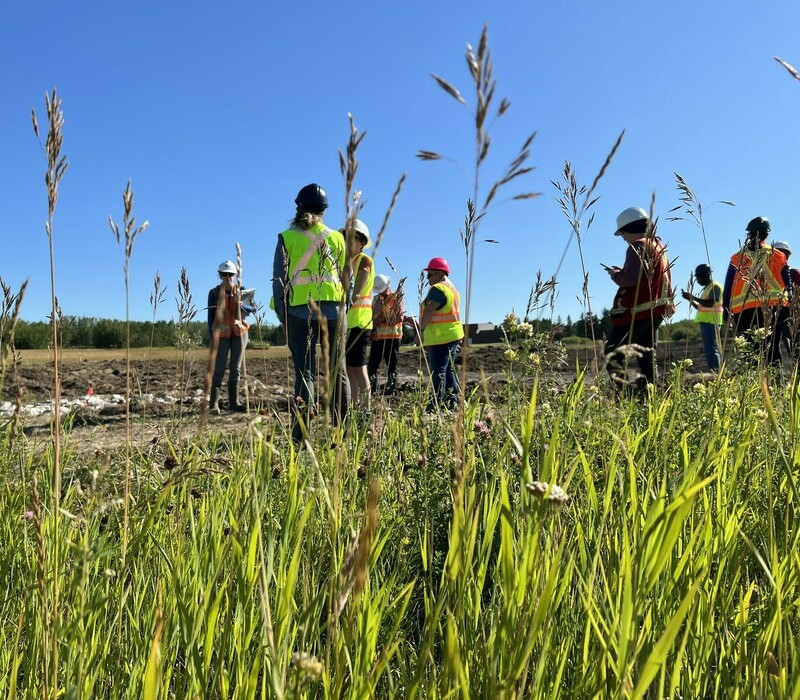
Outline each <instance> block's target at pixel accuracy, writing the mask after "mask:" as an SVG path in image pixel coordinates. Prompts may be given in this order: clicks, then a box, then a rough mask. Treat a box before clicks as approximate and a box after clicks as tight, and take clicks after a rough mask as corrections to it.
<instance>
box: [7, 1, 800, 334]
mask: <svg viewBox="0 0 800 700" xmlns="http://www.w3.org/2000/svg"><path fill="white" fill-rule="evenodd" d="M485 22H486V23H488V25H489V39H490V48H491V50H492V52H493V57H494V66H495V77H496V78H497V83H498V88H497V90H498V92H497V94H498V97H502V96H505V97H507V98H508V99H509V100H510V101H511V109H510V110H509V111H508V112H507V113H506V114H505V115H504V116H503V117H502V118H501V119H499V120H498V121H497V122H495V124H494V126H493V128H492V134H493V150H492V152H491V154H490V156H489V159H488V161H487V166H486V169H485V172H484V175H483V183H484V186H485V184H486V183H490V182H491V181H492V180H493V179H495V178H496V177H498V176H499V175H500V173H501V172H502V171H503V169H504V168H505V166H506V164H507V162H508V161H509V160H510V159H512V158H513V157H514V156H515V155H516V153H517V150H518V148H519V145H520V144H521V143H522V141H523V140H524V139H525V137H526V136H527V135H528V133H529V132H531V131H532V130H537V131H538V136H537V138H536V140H535V142H534V145H533V153H532V157H531V163H532V164H533V165H535V166H536V168H537V169H536V170H535V171H534V172H533V173H532V174H530V175H529V176H527V177H526V178H522V179H521V180H520V182H519V183H518V187H517V188H515V189H513V190H509V191H508V194H509V195H510V194H514V193H517V192H520V191H539V192H541V193H542V196H541V197H540V198H538V199H534V200H531V201H525V202H507V203H504V204H501V205H500V206H497V207H495V208H494V209H492V211H491V212H490V213H489V215H488V216H487V218H486V219H485V220H484V221H483V223H482V228H481V230H480V233H479V237H480V238H481V239H486V238H489V239H496V240H498V241H499V242H500V243H499V244H497V245H492V244H488V243H484V244H481V245H479V246H478V255H477V257H476V266H475V287H474V302H473V307H472V313H471V320H472V321H476V322H485V321H494V322H499V321H500V320H502V318H503V316H504V314H505V313H506V312H508V311H510V310H511V309H512V308H514V309H516V310H517V312H522V311H524V308H525V305H526V301H527V299H528V293H529V290H530V287H531V285H532V284H533V283H534V281H535V277H536V273H537V271H538V270H541V271H542V274H543V275H544V276H549V275H551V274H552V273H553V272H554V271H555V269H556V266H557V265H558V261H559V259H560V257H561V254H562V252H563V249H564V246H565V244H566V242H567V239H568V236H569V231H570V229H569V227H568V225H567V222H566V220H565V219H564V217H563V215H562V213H561V212H560V210H559V208H558V206H557V204H556V203H555V201H554V195H555V194H556V192H555V190H554V188H553V186H552V185H551V183H550V181H551V180H553V179H559V178H560V175H561V171H562V168H563V163H564V161H565V160H569V161H571V162H572V164H573V166H574V167H575V169H576V171H577V173H578V177H579V180H580V181H581V182H591V180H592V179H593V178H594V176H595V174H596V173H597V171H598V169H599V167H600V165H601V164H602V163H603V161H604V159H605V157H606V155H607V153H608V152H609V150H610V148H611V146H612V144H613V143H614V141H615V139H616V138H617V136H618V134H619V133H620V132H621V131H622V130H623V129H625V130H626V136H625V140H624V142H623V144H622V146H621V148H620V150H619V152H618V154H617V156H616V158H615V159H614V161H613V163H612V165H611V167H610V169H609V171H608V173H607V174H606V176H605V178H604V179H603V180H602V181H601V183H600V185H599V188H598V191H597V193H598V194H599V195H600V196H601V199H600V200H599V202H598V203H597V204H596V206H595V219H594V223H593V225H592V227H591V229H589V231H588V233H587V235H586V240H585V256H586V260H587V267H588V271H589V290H590V294H591V296H592V304H593V308H594V309H595V310H598V311H599V310H600V309H602V308H603V307H607V306H609V305H610V303H611V299H612V297H613V291H614V290H613V287H612V284H611V283H610V282H609V281H608V279H607V276H606V275H605V273H604V272H603V271H602V268H601V267H600V263H601V262H604V263H607V264H609V265H611V264H621V263H622V260H623V258H624V255H625V249H624V244H623V243H622V241H621V240H620V239H618V238H614V237H613V236H612V235H611V234H612V232H613V230H614V228H615V225H614V221H615V218H616V215H617V214H618V213H619V212H620V211H621V210H622V209H624V208H626V207H629V206H635V205H638V206H642V207H644V208H648V206H649V201H650V197H651V195H652V194H653V193H654V192H655V197H656V205H655V208H656V213H657V214H658V215H659V216H660V217H661V221H660V225H659V231H660V234H661V236H662V238H663V239H664V240H665V241H666V242H668V243H669V248H670V252H671V255H672V256H673V257H675V256H677V257H678V260H677V262H676V264H675V270H674V277H675V282H676V286H677V287H679V288H680V287H681V286H683V285H685V283H686V281H687V280H688V276H689V272H690V270H692V269H693V268H694V266H695V265H696V264H698V263H700V262H703V261H704V260H705V252H704V247H703V243H702V239H701V236H700V234H699V232H698V231H697V229H696V228H695V227H694V226H693V225H691V224H689V223H683V222H677V223H669V222H667V221H666V217H667V216H668V214H667V212H668V210H669V209H671V208H672V207H673V206H675V205H676V204H678V193H677V191H676V188H675V181H674V177H673V172H674V171H678V172H679V173H681V174H682V175H683V176H684V177H685V178H686V180H687V181H688V183H689V184H690V185H691V186H692V187H693V188H694V190H695V192H696V193H697V195H698V197H699V199H700V200H701V201H702V202H703V203H704V205H705V210H706V211H705V216H706V225H707V229H708V234H709V245H710V248H711V264H712V267H714V269H715V273H716V276H717V277H719V278H724V275H725V270H726V267H727V261H728V259H729V256H730V254H731V253H732V252H733V251H734V249H735V248H736V247H737V244H738V240H739V239H740V237H741V235H742V233H743V231H744V227H745V225H746V223H747V221H748V220H749V219H751V218H752V217H754V216H757V215H763V216H767V217H768V218H769V219H770V220H771V221H772V224H773V232H774V234H775V237H776V238H779V239H787V240H789V241H790V242H791V243H793V244H794V245H795V246H796V248H797V249H798V253H797V255H796V257H798V258H800V227H799V226H798V221H800V217H798V213H800V212H799V211H798V210H799V209H800V197H798V196H797V191H798V182H797V170H798V163H799V162H800V148H798V146H799V145H800V133H798V130H797V115H798V113H800V82H798V81H796V80H794V79H793V78H792V77H791V76H790V75H789V74H788V73H787V72H786V71H785V70H784V69H783V68H782V67H781V66H779V65H778V64H777V63H775V61H773V59H772V57H773V56H775V55H778V56H780V57H782V58H783V59H785V60H787V61H789V62H790V63H794V64H800V34H798V31H797V28H798V26H800V4H798V3H789V2H782V3H756V2H752V1H750V0H747V1H745V0H724V1H722V0H712V1H709V2H697V1H696V0H692V1H687V0H673V2H669V3H667V2H641V1H637V2H634V1H632V0H630V1H629V0H625V1H623V2H613V3H611V2H585V1H578V0H563V1H562V2H558V3H556V2H547V3H544V2H532V1H527V2H522V1H514V2H495V3H489V2H474V1H472V0H459V1H458V2H455V1H450V0H448V1H445V2H425V3H422V2H417V1H416V0H410V1H409V2H404V3H384V2H372V3H367V2H361V3H359V2H351V1H349V0H344V1H340V2H337V3H331V2H306V3H273V2H252V1H249V0H248V1H245V2H236V3H220V2H207V1H206V0H198V1H195V2H175V1H174V0H164V1H159V2H155V1H154V0H143V1H142V2H137V3H127V4H122V5H121V4H119V3H109V2H96V1H94V0H92V1H87V2H80V3H71V2H63V1H61V2H40V1H37V0H30V1H29V2H8V3H3V4H2V7H1V8H0V57H1V58H2V60H1V61H0V62H1V63H2V65H3V71H2V77H0V87H1V88H2V89H1V90H0V94H2V100H0V139H1V141H0V210H1V211H2V215H1V216H0V240H1V241H2V242H3V249H4V251H5V252H4V254H3V256H2V258H0V277H2V278H3V280H4V281H6V282H7V283H10V284H11V285H13V286H14V287H15V288H16V287H18V286H19V284H20V283H21V282H22V281H23V280H24V279H25V278H26V277H27V278H30V286H29V291H28V294H27V297H26V299H25V303H24V307H23V317H24V318H25V319H28V320H40V319H44V318H46V316H47V315H48V313H49V309H50V302H49V272H48V269H49V268H48V253H47V239H46V235H45V230H44V222H45V218H46V214H47V207H46V195H45V188H44V178H43V173H44V166H45V161H44V155H43V153H42V151H41V149H40V147H39V145H38V143H37V141H36V139H35V137H34V135H33V132H32V128H31V123H30V110H31V107H35V108H36V110H37V113H38V114H39V120H40V124H41V126H42V129H43V130H44V128H45V124H44V122H45V119H44V93H45V91H47V90H49V89H52V88H53V87H54V86H55V87H57V88H58V91H59V93H60V95H61V97H62V99H63V109H64V114H65V120H66V125H65V128H64V152H65V153H66V155H67V156H68V159H69V170H68V172H67V174H66V176H65V178H64V180H63V184H62V187H61V192H60V199H59V203H58V208H57V211H56V216H55V232H54V235H55V239H54V240H55V255H56V267H57V271H56V289H57V295H58V297H59V301H60V305H61V308H62V310H63V313H64V314H69V315H77V316H96V317H111V318H124V314H125V305H124V287H123V276H122V254H121V252H120V250H119V248H118V247H117V244H116V242H115V240H114V238H113V236H112V234H111V232H110V231H109V229H108V224H107V219H108V216H109V215H111V216H113V217H114V218H115V219H116V220H118V221H119V220H121V218H122V201H121V194H122V191H123V189H124V187H125V184H126V183H127V181H128V179H131V180H132V181H133V188H134V192H135V196H136V205H135V213H136V214H137V217H138V218H139V219H140V220H144V219H148V220H149V221H150V222H151V227H150V229H149V230H148V231H146V232H145V233H144V234H143V235H142V236H141V237H140V238H139V240H138V241H137V243H136V246H135V249H134V254H133V259H132V261H131V317H132V318H133V319H141V320H145V319H148V318H150V316H151V310H150V307H149V301H148V298H149V295H150V293H151V290H152V280H153V276H154V274H155V273H156V271H159V272H160V274H161V276H162V278H163V280H164V282H165V283H166V285H167V301H166V302H165V303H164V304H163V305H162V306H161V307H160V308H159V310H158V316H159V318H162V319H169V318H173V317H175V315H176V311H175V303H174V298H175V296H176V293H177V280H178V276H179V272H180V269H181V267H185V268H186V269H187V271H188V274H189V279H190V282H191V286H192V290H193V293H194V297H195V301H196V303H197V306H198V308H200V307H202V306H203V305H204V303H205V297H206V294H207V291H208V289H209V288H210V287H211V286H212V285H213V284H215V283H216V281H217V277H216V273H215V271H216V268H217V265H218V264H219V263H220V262H221V261H222V260H224V259H226V258H233V257H234V255H235V253H234V245H235V244H236V243H237V242H239V243H240V244H241V246H242V248H243V252H244V284H245V285H246V286H252V287H256V288H258V290H259V291H258V295H257V298H258V299H259V300H260V301H261V302H263V303H266V302H268V300H269V287H270V284H269V278H270V276H271V269H270V267H271V261H272V254H273V250H274V245H275V239H276V234H277V233H278V232H279V231H281V230H283V229H284V228H285V224H286V222H287V220H288V219H289V218H290V217H291V216H292V214H293V211H294V204H293V200H294V196H295V194H296V192H297V190H298V189H299V188H300V187H301V186H303V185H305V184H307V183H308V182H311V181H316V182H319V183H320V184H321V185H322V186H323V187H325V188H326V190H327V192H328V195H329V198H330V200H331V207H330V209H329V211H328V214H327V216H326V223H328V224H329V225H332V226H337V227H338V226H340V225H341V223H342V218H343V215H344V185H343V182H342V178H341V176H340V173H339V166H338V156H337V149H338V148H343V147H344V145H345V143H346V140H347V136H348V122H347V114H348V113H352V114H353V115H354V117H355V120H356V124H357V126H358V127H359V128H360V129H361V130H365V131H366V132H367V135H366V138H365V140H364V141H363V143H362V146H361V147H360V149H359V151H358V155H359V158H360V168H359V173H358V179H357V183H356V186H357V188H358V189H361V190H363V192H364V197H365V199H366V202H367V204H366V208H365V210H364V215H363V218H364V220H365V221H366V222H367V223H368V225H369V226H370V227H371V228H372V229H373V230H374V231H377V229H378V228H379V226H380V222H381V220H382V218H383V215H384V212H385V209H386V207H387V205H388V203H389V200H390V198H391V194H392V192H393V190H394V187H395V185H396V183H397V180H398V178H399V177H400V175H401V174H402V173H407V175H408V181H407V184H406V186H405V189H404V190H403V192H402V194H401V197H400V200H399V202H398V205H397V208H396V211H395V214H394V216H393V218H392V219H391V222H390V225H389V228H388V231H387V234H386V237H385V238H384V241H383V243H382V245H381V248H380V250H379V254H378V257H377V267H378V271H380V272H386V271H388V266H387V265H386V264H385V262H384V259H383V258H384V256H388V257H389V258H390V259H391V260H392V262H393V264H394V265H395V267H396V268H397V270H398V272H399V274H400V275H403V276H408V278H409V282H408V287H407V289H408V293H409V300H413V299H414V298H415V297H416V279H417V275H418V273H419V270H420V268H421V267H423V266H424V265H425V263H426V262H427V260H428V259H429V258H430V257H432V256H434V255H441V256H445V257H447V258H448V259H449V261H450V263H451V266H452V267H453V275H452V277H453V280H454V281H455V283H456V284H457V285H459V286H461V287H463V284H464V276H465V265H464V256H463V249H462V246H461V242H460V239H459V233H458V232H459V228H460V226H461V225H462V222H463V218H464V212H465V202H466V199H467V197H468V196H469V195H470V193H471V191H472V185H471V183H470V180H469V179H468V177H467V176H466V175H465V171H466V172H471V162H472V158H473V143H474V142H473V130H472V124H471V117H470V115H469V113H468V111H467V110H466V109H465V108H464V107H462V106H461V105H459V104H457V103H456V102H455V101H454V100H453V99H452V98H451V97H449V96H448V95H446V94H445V93H444V92H443V91H442V90H441V89H440V88H439V87H438V86H437V85H436V84H435V83H434V81H433V80H432V79H431V77H430V73H437V74H439V75H441V76H442V77H444V78H446V79H447V80H449V81H450V82H452V83H453V84H454V85H456V86H458V87H459V89H460V90H461V92H462V93H463V94H464V96H465V97H466V99H467V100H468V101H469V103H470V105H472V104H473V100H472V96H473V93H472V89H471V81H470V78H469V74H468V72H467V68H466V64H465V61H464V49H465V45H466V43H467V42H470V43H473V44H476V43H477V41H478V38H479V36H480V32H481V28H482V26H483V24H484V23H485ZM420 149H427V150H432V151H437V152H439V153H442V154H445V155H447V156H449V157H451V158H453V159H454V160H456V161H459V162H460V163H461V164H462V165H463V169H462V168H460V167H458V166H456V165H454V164H453V163H451V162H448V161H442V162H432V163H424V162H420V161H418V160H417V159H416V158H415V153H416V152H417V151H418V150H420ZM716 200H730V201H732V202H735V203H736V207H734V208H732V207H727V206H723V205H718V204H717V205H714V204H713V202H714V201H716ZM558 281H559V296H558V300H557V304H556V315H561V316H562V317H566V316H567V315H568V314H570V315H571V316H572V317H573V319H574V318H577V316H578V315H579V314H580V312H581V309H582V304H581V302H580V301H579V300H578V297H579V296H580V293H581V283H582V278H581V273H580V264H579V259H578V254H577V248H576V247H575V246H574V245H573V246H572V247H571V249H570V250H569V253H568V254H567V257H566V259H565V262H564V265H563V267H562V268H561V271H560V274H559V280H558ZM687 313H688V310H687V309H686V304H685V303H682V305H681V306H680V307H679V313H678V316H679V317H681V316H685V315H687ZM201 317H202V315H201ZM274 321H275V319H272V318H271V319H270V322H274Z"/></svg>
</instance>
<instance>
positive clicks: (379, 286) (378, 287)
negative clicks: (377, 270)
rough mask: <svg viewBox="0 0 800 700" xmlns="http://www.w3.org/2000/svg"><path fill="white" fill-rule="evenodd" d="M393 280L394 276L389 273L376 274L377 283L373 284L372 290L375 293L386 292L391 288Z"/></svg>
mask: <svg viewBox="0 0 800 700" xmlns="http://www.w3.org/2000/svg"><path fill="white" fill-rule="evenodd" d="M391 282H392V278H391V277H389V276H388V275H375V283H374V284H373V285H372V292H373V293H374V294H380V293H381V292H385V291H386V290H387V289H389V285H390V284H391Z"/></svg>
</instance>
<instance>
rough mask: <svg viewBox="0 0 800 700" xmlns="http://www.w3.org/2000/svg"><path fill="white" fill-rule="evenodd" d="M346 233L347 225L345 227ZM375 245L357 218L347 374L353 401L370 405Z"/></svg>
mask: <svg viewBox="0 0 800 700" xmlns="http://www.w3.org/2000/svg"><path fill="white" fill-rule="evenodd" d="M341 232H342V233H343V234H344V233H345V232H346V229H342V231H341ZM371 245H372V241H371V240H370V238H369V229H368V228H367V225H366V224H365V223H364V222H363V221H361V219H356V221H355V224H354V225H353V230H352V233H351V238H350V239H349V240H348V244H347V247H348V251H350V253H351V261H352V280H353V286H352V289H353V293H352V297H351V304H350V308H349V309H348V310H347V346H346V348H347V350H346V353H345V358H346V365H347V378H348V380H349V381H350V391H351V392H352V400H353V404H355V405H356V406H361V407H363V408H366V409H369V405H370V386H369V375H368V374H367V346H368V344H369V332H370V330H371V329H372V286H373V284H374V283H375V265H374V263H373V261H372V258H371V257H369V255H367V254H366V253H365V252H364V251H365V250H367V249H368V248H369V247H370V246H371Z"/></svg>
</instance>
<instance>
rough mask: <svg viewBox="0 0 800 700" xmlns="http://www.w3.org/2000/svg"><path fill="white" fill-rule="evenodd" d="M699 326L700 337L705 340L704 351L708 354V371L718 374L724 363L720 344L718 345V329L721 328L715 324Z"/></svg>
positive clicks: (699, 324)
mask: <svg viewBox="0 0 800 700" xmlns="http://www.w3.org/2000/svg"><path fill="white" fill-rule="evenodd" d="M697 325H698V326H700V337H701V338H702V339H703V351H704V352H705V354H706V363H707V364H708V369H709V370H711V371H712V372H716V371H718V370H719V366H720V364H721V363H722V357H721V355H720V353H719V344H718V343H717V333H718V331H717V329H718V328H719V326H717V325H716V324H714V323H698V324H697Z"/></svg>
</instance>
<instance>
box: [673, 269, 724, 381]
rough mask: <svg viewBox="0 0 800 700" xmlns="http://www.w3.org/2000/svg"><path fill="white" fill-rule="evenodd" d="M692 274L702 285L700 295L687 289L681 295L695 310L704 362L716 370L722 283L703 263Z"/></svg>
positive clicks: (721, 318)
mask: <svg viewBox="0 0 800 700" xmlns="http://www.w3.org/2000/svg"><path fill="white" fill-rule="evenodd" d="M694 276H695V279H696V280H697V283H698V284H701V285H703V289H702V290H701V292H700V296H694V295H693V294H691V293H689V292H687V291H684V292H683V293H682V295H681V296H683V298H684V299H686V300H687V301H688V302H689V303H690V304H691V305H692V306H693V307H694V308H695V309H696V310H697V314H696V315H695V317H694V320H695V322H696V323H697V324H698V327H699V328H700V338H701V339H702V341H703V352H704V353H705V356H706V364H708V369H709V370H710V371H711V372H718V371H719V367H720V364H721V361H722V357H721V355H720V352H719V346H720V328H721V327H722V321H723V316H724V314H723V309H722V285H721V284H720V283H719V282H715V281H714V280H713V279H712V277H711V267H710V266H708V265H705V264H703V265H698V266H697V267H696V268H695V269H694Z"/></svg>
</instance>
